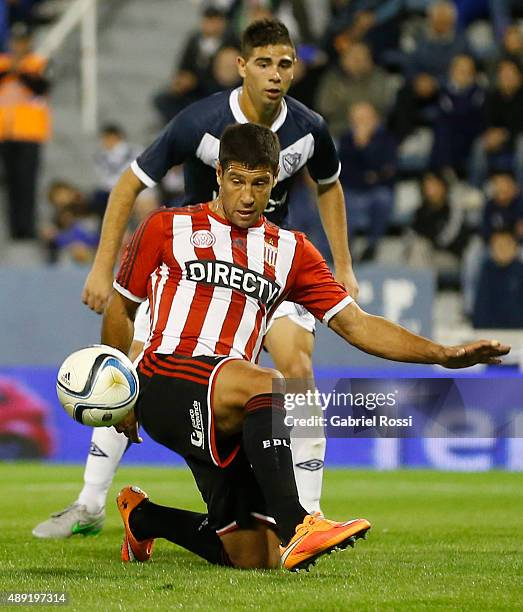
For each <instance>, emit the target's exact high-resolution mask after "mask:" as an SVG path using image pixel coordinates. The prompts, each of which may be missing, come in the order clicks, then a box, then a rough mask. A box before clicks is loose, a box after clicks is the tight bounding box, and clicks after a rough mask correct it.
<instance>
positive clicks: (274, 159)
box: [218, 123, 280, 173]
mask: <svg viewBox="0 0 523 612" xmlns="http://www.w3.org/2000/svg"><path fill="white" fill-rule="evenodd" d="M218 159H219V160H220V165H221V167H222V168H223V169H224V170H225V169H226V168H227V166H228V165H229V164H231V163H235V162H236V163H238V164H242V165H243V166H246V167H247V168H250V169H254V168H270V169H271V170H272V171H273V172H274V173H275V172H276V170H277V168H278V162H279V159H280V142H279V140H278V136H276V134H275V133H274V132H273V131H272V130H270V129H269V128H267V127H265V126H263V125H258V124H257V123H237V124H235V125H230V126H229V127H227V128H226V129H225V130H224V132H223V134H222V137H221V138H220V153H219V157H218Z"/></svg>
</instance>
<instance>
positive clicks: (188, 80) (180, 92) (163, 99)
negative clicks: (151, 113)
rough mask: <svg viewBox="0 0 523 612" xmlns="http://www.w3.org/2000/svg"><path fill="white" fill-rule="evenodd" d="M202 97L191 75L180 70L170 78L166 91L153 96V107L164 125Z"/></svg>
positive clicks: (163, 90) (201, 92)
mask: <svg viewBox="0 0 523 612" xmlns="http://www.w3.org/2000/svg"><path fill="white" fill-rule="evenodd" d="M203 95H204V93H203V91H202V90H201V89H200V88H197V87H195V80H194V78H193V75H192V73H190V72H186V71H184V70H182V71H180V72H177V73H176V74H175V75H174V76H173V77H172V79H171V82H170V83H169V86H168V88H167V89H162V90H161V91H159V92H158V93H157V94H155V95H154V97H153V106H154V107H155V109H156V110H157V111H158V113H159V115H160V117H161V119H162V122H163V123H164V124H165V123H169V121H170V120H171V119H172V118H173V117H174V116H175V115H177V114H178V113H179V112H180V111H181V110H183V109H184V108H185V107H186V106H189V104H192V103H193V102H196V101H197V100H199V99H200V98H201V97H203Z"/></svg>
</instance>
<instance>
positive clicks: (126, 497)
mask: <svg viewBox="0 0 523 612" xmlns="http://www.w3.org/2000/svg"><path fill="white" fill-rule="evenodd" d="M146 499H149V497H148V496H147V493H145V492H144V491H142V490H141V489H140V488H139V487H134V486H133V487H124V488H123V489H122V490H121V491H120V493H118V497H117V498H116V504H117V506H118V510H119V511H120V515H121V517H122V521H123V525H124V529H125V535H124V538H123V542H122V561H148V560H149V559H150V558H151V555H152V552H153V545H154V539H152V538H151V539H149V540H137V539H136V538H135V537H134V535H133V534H132V532H131V528H130V527H129V515H130V514H131V512H132V511H133V510H134V509H135V508H136V506H138V505H139V504H141V503H142V502H143V501H145V500H146Z"/></svg>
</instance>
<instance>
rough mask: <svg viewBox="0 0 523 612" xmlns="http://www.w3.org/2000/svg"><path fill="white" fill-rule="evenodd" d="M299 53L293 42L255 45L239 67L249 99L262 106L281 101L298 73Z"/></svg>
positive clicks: (241, 59)
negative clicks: (295, 50)
mask: <svg viewBox="0 0 523 612" xmlns="http://www.w3.org/2000/svg"><path fill="white" fill-rule="evenodd" d="M295 61H296V56H295V54H294V49H293V48H292V47H290V46H289V45H268V46H267V47H255V48H254V49H253V50H252V53H251V55H250V56H249V57H248V58H243V57H240V58H239V59H238V70H239V73H240V76H241V77H242V78H243V87H244V88H245V89H246V90H247V93H248V95H249V98H250V99H251V100H252V101H253V102H254V104H255V105H256V106H258V105H277V104H280V102H281V100H282V98H283V96H284V95H285V94H286V93H287V91H288V90H289V87H290V86H291V83H292V78H293V76H294V64H295Z"/></svg>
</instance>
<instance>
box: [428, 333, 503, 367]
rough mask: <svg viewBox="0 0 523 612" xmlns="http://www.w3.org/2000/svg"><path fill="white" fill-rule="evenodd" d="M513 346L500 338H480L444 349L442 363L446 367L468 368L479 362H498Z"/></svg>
mask: <svg viewBox="0 0 523 612" xmlns="http://www.w3.org/2000/svg"><path fill="white" fill-rule="evenodd" d="M510 349H511V347H510V346H509V345H508V344H501V342H498V340H478V341H477V342H471V343H470V344H462V345H460V346H447V347H444V350H443V358H442V360H441V361H440V365H442V366H444V367H446V368H468V367H469V366H473V365H476V364H477V363H487V364H498V363H501V359H500V357H502V356H503V355H507V354H508V353H509V352H510Z"/></svg>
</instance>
